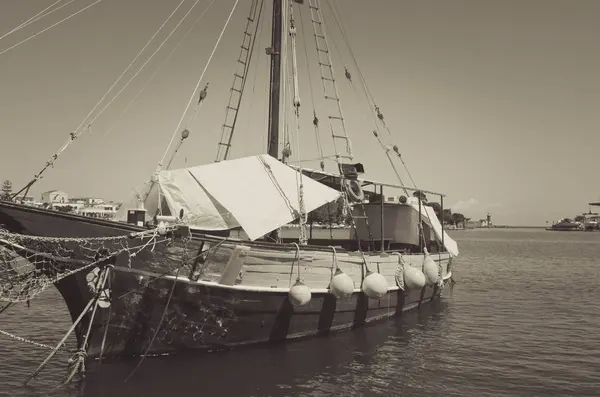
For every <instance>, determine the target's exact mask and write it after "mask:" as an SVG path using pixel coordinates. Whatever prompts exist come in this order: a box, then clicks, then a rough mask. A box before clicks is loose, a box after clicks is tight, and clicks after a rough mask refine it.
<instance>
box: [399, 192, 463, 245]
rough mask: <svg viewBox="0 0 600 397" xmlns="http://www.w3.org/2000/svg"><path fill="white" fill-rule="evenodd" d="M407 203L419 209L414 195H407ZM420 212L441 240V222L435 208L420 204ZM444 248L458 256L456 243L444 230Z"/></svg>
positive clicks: (417, 200)
mask: <svg viewBox="0 0 600 397" xmlns="http://www.w3.org/2000/svg"><path fill="white" fill-rule="evenodd" d="M408 203H409V204H410V205H412V207H413V208H414V209H415V210H417V211H418V210H419V199H417V198H416V197H409V199H408ZM421 211H422V212H421V213H422V214H423V219H424V220H425V222H427V223H429V225H431V228H432V229H433V231H434V232H435V235H436V237H437V238H438V239H439V240H440V241H441V240H442V224H441V223H440V220H439V219H438V217H437V215H436V214H435V210H434V209H433V208H432V207H429V206H426V205H421ZM443 235H444V248H446V251H448V252H449V253H450V254H451V255H452V256H458V244H456V241H454V240H453V239H452V238H450V236H448V233H446V231H445V230H444V232H443Z"/></svg>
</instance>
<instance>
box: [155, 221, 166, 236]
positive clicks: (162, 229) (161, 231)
mask: <svg viewBox="0 0 600 397" xmlns="http://www.w3.org/2000/svg"><path fill="white" fill-rule="evenodd" d="M156 231H157V232H158V234H160V235H161V236H164V235H165V234H167V225H165V223H164V222H163V221H160V223H159V224H158V226H157V227H156Z"/></svg>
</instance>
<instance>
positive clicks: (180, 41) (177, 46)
mask: <svg viewBox="0 0 600 397" xmlns="http://www.w3.org/2000/svg"><path fill="white" fill-rule="evenodd" d="M215 1H217V0H212V1H211V2H210V3H209V4H208V6H206V8H205V9H204V11H202V14H200V16H199V17H198V18H196V20H195V21H194V22H193V23H192V26H190V28H189V29H188V30H187V31H186V32H185V34H184V35H183V36H182V37H181V38H180V39H179V40H178V41H177V44H176V45H175V47H173V49H172V50H171V52H170V53H169V55H167V57H166V58H165V59H163V61H162V62H161V63H160V65H158V68H156V70H155V71H154V73H152V75H151V76H150V78H149V79H148V80H147V81H146V82H145V83H144V84H143V85H142V87H141V88H140V90H139V91H138V92H137V94H136V95H135V96H134V97H133V99H132V100H131V101H130V102H129V103H128V104H127V106H125V108H124V109H123V111H122V112H121V114H119V116H118V117H117V118H116V119H115V121H114V122H113V123H112V125H111V126H110V127H109V128H108V129H107V130H106V132H105V133H104V135H103V136H104V137H106V136H108V135H109V134H110V133H111V132H112V130H113V129H114V127H115V125H116V124H117V122H118V121H119V120H120V119H121V118H122V117H123V116H124V115H125V113H127V111H128V110H129V109H130V108H131V106H132V105H133V104H134V103H135V101H136V100H137V99H138V98H139V96H140V95H141V94H142V92H143V91H144V90H145V89H146V88H147V87H148V84H150V82H152V80H154V77H156V75H157V74H158V72H160V71H161V70H162V68H163V66H165V65H166V63H167V61H168V60H169V59H170V58H171V56H172V55H173V54H174V53H175V51H176V50H177V49H178V48H179V46H180V45H181V43H183V41H184V40H185V39H186V38H187V36H188V35H189V34H190V33H191V32H192V30H193V29H194V28H195V27H196V25H197V24H198V22H200V20H201V19H202V18H203V17H204V15H206V13H207V12H208V10H209V9H210V7H211V6H212V5H213V4H214V3H215Z"/></svg>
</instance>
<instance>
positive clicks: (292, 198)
mask: <svg viewBox="0 0 600 397" xmlns="http://www.w3.org/2000/svg"><path fill="white" fill-rule="evenodd" d="M187 170H188V171H189V173H190V175H192V176H193V177H194V179H195V182H196V185H197V187H196V189H197V191H198V194H205V195H206V194H210V195H211V196H212V198H213V199H214V200H215V201H216V202H218V203H219V204H220V205H221V206H222V207H223V208H225V209H226V210H227V211H229V212H230V213H231V215H232V216H233V217H234V218H235V219H236V221H237V222H238V223H239V225H240V226H241V227H242V228H243V229H244V231H245V232H246V234H247V235H248V237H249V238H250V239H252V240H254V239H256V238H259V237H261V236H263V235H265V234H266V233H269V232H270V231H272V230H274V229H277V228H278V227H280V226H283V225H285V224H287V223H289V222H291V221H293V220H294V219H296V218H297V217H298V216H299V213H300V204H299V198H298V184H299V177H300V174H299V173H298V172H297V171H295V170H294V169H292V168H290V167H289V166H287V165H285V164H283V163H281V162H280V161H278V160H276V159H275V158H273V157H271V156H269V155H266V154H263V155H258V156H250V157H244V158H239V159H234V160H228V161H222V162H219V163H212V164H207V165H201V166H197V167H192V168H188V169H187ZM303 186H304V189H303V191H304V195H303V197H304V208H305V211H306V212H310V211H312V210H314V209H317V208H318V207H320V206H322V205H324V204H327V203H329V202H332V201H334V200H336V199H337V198H338V197H339V196H340V192H339V191H336V190H334V189H331V188H329V187H327V186H325V185H323V184H321V183H319V182H316V181H314V180H312V179H310V178H307V177H304V178H303Z"/></svg>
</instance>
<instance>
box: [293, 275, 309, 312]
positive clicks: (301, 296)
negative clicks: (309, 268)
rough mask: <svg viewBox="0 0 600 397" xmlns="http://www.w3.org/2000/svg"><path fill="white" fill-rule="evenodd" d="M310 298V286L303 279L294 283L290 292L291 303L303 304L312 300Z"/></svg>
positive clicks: (295, 304)
mask: <svg viewBox="0 0 600 397" xmlns="http://www.w3.org/2000/svg"><path fill="white" fill-rule="evenodd" d="M310 298H311V293H310V288H308V287H307V286H306V284H304V283H303V282H302V281H300V280H296V283H295V284H294V285H292V288H290V291H289V292H288V299H289V300H290V303H291V304H292V305H294V306H302V305H306V304H307V303H308V302H310Z"/></svg>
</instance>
